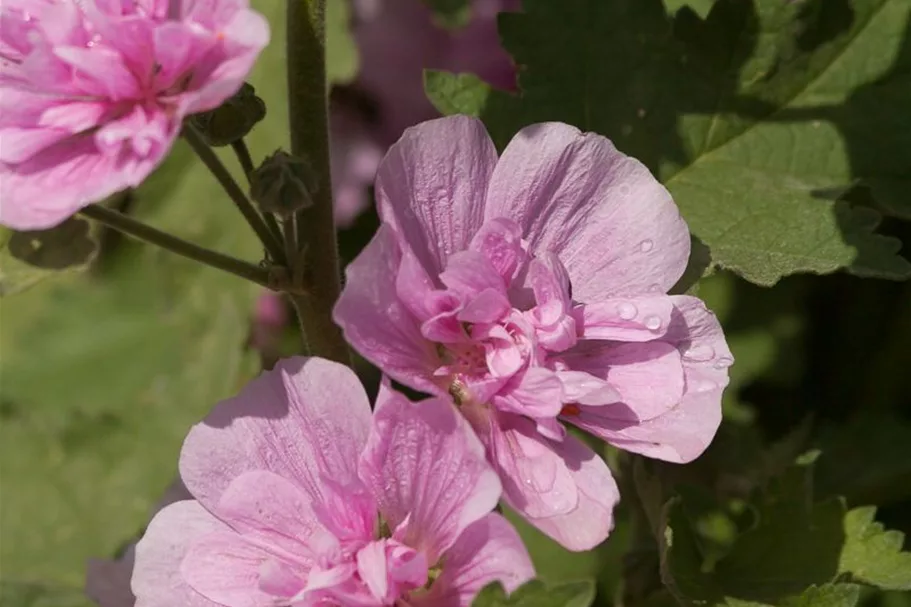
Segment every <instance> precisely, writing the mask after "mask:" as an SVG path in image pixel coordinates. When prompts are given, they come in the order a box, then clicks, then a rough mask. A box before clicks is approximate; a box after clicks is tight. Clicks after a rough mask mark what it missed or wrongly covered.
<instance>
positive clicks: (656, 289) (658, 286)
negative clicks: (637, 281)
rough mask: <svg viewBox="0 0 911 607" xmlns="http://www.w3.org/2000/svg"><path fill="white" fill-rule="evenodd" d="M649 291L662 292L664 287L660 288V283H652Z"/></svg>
mask: <svg viewBox="0 0 911 607" xmlns="http://www.w3.org/2000/svg"><path fill="white" fill-rule="evenodd" d="M648 292H649V293H663V292H664V289H662V288H661V285H659V284H654V285H652V286H650V287H649V288H648Z"/></svg>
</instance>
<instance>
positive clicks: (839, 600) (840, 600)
mask: <svg viewBox="0 0 911 607" xmlns="http://www.w3.org/2000/svg"><path fill="white" fill-rule="evenodd" d="M860 590H861V587H860V586H858V585H857V584H825V585H823V586H810V587H809V588H807V589H806V590H805V591H804V592H803V594H801V595H799V596H796V597H791V598H788V599H785V600H784V601H782V603H781V605H782V607H854V605H856V604H857V601H859V600H860Z"/></svg>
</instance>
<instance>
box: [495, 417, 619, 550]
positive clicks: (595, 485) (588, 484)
mask: <svg viewBox="0 0 911 607" xmlns="http://www.w3.org/2000/svg"><path fill="white" fill-rule="evenodd" d="M551 445H552V448H553V451H554V455H555V457H558V458H560V460H561V462H562V463H563V465H564V466H566V470H567V471H568V472H569V474H570V475H571V477H572V480H573V483H574V484H575V485H576V488H577V491H578V494H579V498H578V505H577V507H576V508H575V509H574V510H572V511H570V512H565V513H558V514H554V515H553V516H542V517H538V518H531V517H528V516H526V517H525V518H526V520H527V521H528V522H529V523H531V524H532V525H534V526H535V527H537V528H538V529H539V530H540V531H542V532H544V533H545V534H547V535H548V536H550V537H551V538H552V539H554V540H555V541H557V542H559V543H560V544H561V545H562V546H563V547H564V548H567V549H568V550H576V551H580V550H591V549H592V548H594V547H595V546H597V545H598V544H600V543H601V542H603V541H604V540H605V538H607V536H608V535H610V532H611V530H612V529H613V528H614V514H613V512H614V507H615V506H616V505H617V503H618V502H619V501H620V492H619V490H618V489H617V483H616V482H614V478H613V475H611V471H610V469H609V468H608V467H607V464H605V463H604V460H603V459H601V457H600V456H599V455H597V454H596V453H595V452H594V451H592V450H591V449H590V448H589V447H588V446H587V445H585V444H584V443H583V442H582V441H580V440H579V439H577V438H576V437H575V436H572V435H571V434H567V435H566V437H565V438H564V439H563V441H562V442H559V443H551ZM507 503H510V501H509V500H507ZM510 505H511V506H513V507H514V508H515V506H514V505H513V504H512V503H510Z"/></svg>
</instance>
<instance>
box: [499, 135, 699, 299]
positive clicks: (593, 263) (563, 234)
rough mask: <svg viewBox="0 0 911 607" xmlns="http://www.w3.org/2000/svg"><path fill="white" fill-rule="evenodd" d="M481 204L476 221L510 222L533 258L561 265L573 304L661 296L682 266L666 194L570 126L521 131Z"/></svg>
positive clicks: (630, 163) (682, 230)
mask: <svg viewBox="0 0 911 607" xmlns="http://www.w3.org/2000/svg"><path fill="white" fill-rule="evenodd" d="M487 201H488V203H487V207H486V209H485V215H484V218H485V219H492V218H495V217H506V218H509V219H512V220H514V221H516V222H517V223H518V224H519V225H520V226H521V227H522V230H523V233H524V235H525V238H526V239H528V241H529V243H530V250H531V251H532V252H534V253H538V252H543V251H552V252H554V253H556V254H557V255H558V256H559V257H560V260H561V261H562V262H563V264H564V265H565V266H566V269H567V271H568V272H569V275H570V277H571V279H572V284H573V297H574V299H575V300H576V301H579V302H583V303H589V302H593V301H599V300H602V299H606V298H608V297H612V296H616V295H633V294H638V293H645V292H647V291H649V290H650V289H652V290H654V289H657V290H658V291H660V292H667V290H668V289H669V288H670V287H671V286H673V285H674V283H675V282H677V279H678V278H679V277H680V276H681V274H682V273H683V270H684V268H685V267H686V263H687V259H688V258H689V251H690V238H689V232H688V231H687V227H686V224H685V223H684V221H683V219H681V217H680V213H679V212H678V210H677V207H676V205H674V202H673V200H672V199H671V197H670V194H668V192H667V190H665V189H664V187H663V186H661V184H659V183H658V182H657V181H656V180H655V178H654V177H653V176H652V175H651V173H649V171H648V169H647V168H645V167H644V166H643V165H642V164H641V163H640V162H639V161H638V160H635V159H633V158H630V157H629V156H626V155H625V154H623V153H622V152H619V151H618V150H617V149H616V148H615V147H614V145H613V144H612V143H611V142H610V141H609V140H608V139H606V138H604V137H602V136H600V135H596V134H594V133H584V134H583V133H580V132H579V131H578V130H577V129H576V128H574V127H571V126H569V125H565V124H561V123H544V124H536V125H532V126H529V127H526V128H524V129H522V130H521V131H520V132H519V133H518V134H517V135H516V136H515V137H514V138H513V139H512V141H511V142H510V143H509V145H508V146H507V148H506V150H505V151H504V152H503V155H502V157H501V158H500V160H499V162H498V163H497V167H496V169H495V170H494V173H493V177H492V178H491V182H490V188H489V190H488V192H487Z"/></svg>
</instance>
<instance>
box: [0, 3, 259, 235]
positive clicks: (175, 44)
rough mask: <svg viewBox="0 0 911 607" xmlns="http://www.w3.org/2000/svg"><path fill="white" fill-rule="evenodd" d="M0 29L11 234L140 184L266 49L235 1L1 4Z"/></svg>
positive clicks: (0, 126) (255, 21)
mask: <svg viewBox="0 0 911 607" xmlns="http://www.w3.org/2000/svg"><path fill="white" fill-rule="evenodd" d="M0 23H2V27H0V110H2V113H0V200H2V201H3V202H2V208H0V222H2V223H3V224H4V225H7V226H10V227H12V228H16V229H23V230H28V229H41V228H48V227H51V226H53V225H56V224H58V223H60V222H61V221H63V220H64V219H66V218H67V217H68V216H70V215H71V214H73V213H74V212H76V211H78V210H79V209H80V208H82V207H84V206H86V205H88V204H90V203H92V202H95V201H97V200H100V199H103V198H105V197H106V196H108V195H110V194H113V193H115V192H117V191H119V190H122V189H124V188H127V187H133V186H136V185H138V184H139V183H140V182H142V181H143V180H144V179H145V178H146V177H147V176H148V175H149V173H150V172H151V171H152V170H153V169H154V168H155V167H156V166H158V164H159V163H160V162H161V160H162V159H163V158H164V157H165V155H166V154H167V152H168V150H169V149H170V147H171V144H172V143H173V142H174V139H175V138H176V137H177V135H178V133H179V132H180V128H181V123H182V121H183V119H184V117H185V116H187V115H188V114H192V113H195V112H201V111H204V110H209V109H212V108H214V107H217V106H218V105H219V104H220V103H221V102H222V101H223V100H224V99H226V98H227V97H229V96H230V95H232V94H233V93H234V92H235V91H237V90H238V89H239V88H240V86H241V84H243V80H244V78H245V77H246V75H247V73H248V72H249V71H250V68H251V67H252V65H253V62H254V60H255V59H256V57H257V55H258V54H259V51H260V50H261V49H262V48H263V47H264V46H265V45H266V43H267V42H268V39H269V29H268V24H267V23H266V21H265V19H264V18H263V17H262V16H260V15H259V14H258V13H255V12H253V11H252V10H249V9H248V7H247V2H246V0H209V1H205V2H203V1H200V0H4V2H3V4H2V8H0ZM49 193H52V195H51V194H49Z"/></svg>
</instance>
